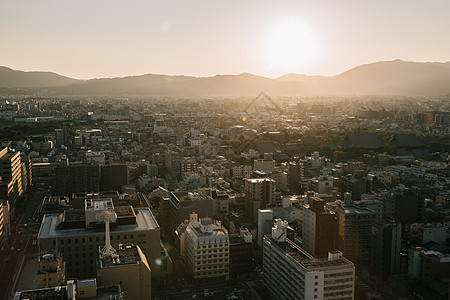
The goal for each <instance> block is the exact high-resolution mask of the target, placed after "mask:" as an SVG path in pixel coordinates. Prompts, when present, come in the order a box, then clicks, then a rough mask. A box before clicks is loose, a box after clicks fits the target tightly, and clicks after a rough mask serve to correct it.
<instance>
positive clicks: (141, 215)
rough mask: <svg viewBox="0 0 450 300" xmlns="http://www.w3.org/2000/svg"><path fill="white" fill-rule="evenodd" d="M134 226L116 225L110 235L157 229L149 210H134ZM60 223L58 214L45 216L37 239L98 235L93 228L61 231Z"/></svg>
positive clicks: (156, 223)
mask: <svg viewBox="0 0 450 300" xmlns="http://www.w3.org/2000/svg"><path fill="white" fill-rule="evenodd" d="M135 213H136V224H127V225H117V226H115V227H114V228H111V233H114V232H129V231H143V230H152V229H159V224H158V222H157V221H156V219H155V216H154V215H153V213H152V212H151V211H150V208H148V207H145V208H136V209H135ZM60 222H61V219H60V214H48V215H45V216H44V218H43V220H42V223H41V227H40V229H39V233H38V236H37V238H38V239H45V238H58V237H65V236H67V237H69V236H74V235H93V234H98V232H99V231H98V230H96V229H93V228H84V227H83V228H73V229H61V228H59V227H58V224H59V223H60Z"/></svg>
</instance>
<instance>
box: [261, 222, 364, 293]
mask: <svg viewBox="0 0 450 300" xmlns="http://www.w3.org/2000/svg"><path fill="white" fill-rule="evenodd" d="M286 229H287V223H286V222H283V221H281V220H280V219H277V220H276V223H275V225H274V227H273V229H272V235H266V236H264V248H263V270H264V277H263V280H264V284H265V285H266V287H267V289H268V290H269V293H270V295H271V296H272V298H273V299H287V300H290V299H292V300H294V299H295V300H297V299H349V300H350V299H354V281H355V267H354V265H353V263H352V262H350V261H349V260H348V259H346V258H345V257H344V256H343V255H342V253H341V252H339V251H335V252H330V253H329V254H328V258H325V259H316V258H314V257H313V256H312V255H311V254H309V253H308V252H307V251H305V250H304V249H302V248H301V247H299V246H298V245H297V244H295V243H294V242H292V241H290V240H289V239H287V238H286Z"/></svg>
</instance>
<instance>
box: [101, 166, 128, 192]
mask: <svg viewBox="0 0 450 300" xmlns="http://www.w3.org/2000/svg"><path fill="white" fill-rule="evenodd" d="M100 171H101V179H100V190H102V191H121V190H122V186H124V185H126V184H127V183H128V169H127V165H125V164H118V165H102V166H101V167H100Z"/></svg>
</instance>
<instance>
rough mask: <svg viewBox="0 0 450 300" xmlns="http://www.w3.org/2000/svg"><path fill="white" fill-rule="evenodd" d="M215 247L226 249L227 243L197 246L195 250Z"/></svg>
mask: <svg viewBox="0 0 450 300" xmlns="http://www.w3.org/2000/svg"><path fill="white" fill-rule="evenodd" d="M216 247H228V243H218V244H209V245H197V249H206V248H216Z"/></svg>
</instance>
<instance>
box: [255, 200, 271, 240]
mask: <svg viewBox="0 0 450 300" xmlns="http://www.w3.org/2000/svg"><path fill="white" fill-rule="evenodd" d="M272 226H273V210H271V209H258V236H257V238H258V246H259V247H262V246H263V237H264V236H265V235H266V234H269V233H270V232H271V230H272Z"/></svg>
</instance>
